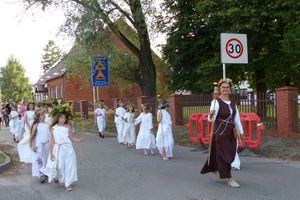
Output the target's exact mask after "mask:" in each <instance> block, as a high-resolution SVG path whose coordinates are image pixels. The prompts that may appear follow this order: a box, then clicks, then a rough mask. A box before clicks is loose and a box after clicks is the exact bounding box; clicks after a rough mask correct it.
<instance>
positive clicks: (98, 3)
mask: <svg viewBox="0 0 300 200" xmlns="http://www.w3.org/2000/svg"><path fill="white" fill-rule="evenodd" d="M151 1H152V0H143V1H142V2H141V1H140V0H126V1H125V0H123V1H114V0H85V1H81V0H68V1H61V0H46V1H45V0H25V2H27V3H28V5H29V6H31V5H33V4H38V5H42V8H43V9H44V10H45V9H46V8H47V7H48V6H50V5H53V4H56V5H60V6H61V5H62V7H64V8H65V12H66V16H68V20H67V21H66V24H65V27H64V30H65V31H68V32H70V33H72V34H74V35H76V36H77V37H78V39H79V40H84V41H86V43H91V41H92V40H93V39H94V38H95V37H98V35H99V34H101V30H103V27H108V28H109V29H110V30H111V31H112V32H113V33H114V34H115V35H116V36H117V37H118V38H119V39H120V40H121V42H122V43H123V44H124V45H125V46H126V47H127V48H128V49H129V50H130V51H131V52H132V53H133V54H134V55H135V56H136V57H137V59H138V67H139V70H140V72H141V86H142V87H141V88H142V94H143V95H145V96H155V95H156V70H155V65H154V63H153V59H152V52H151V47H150V40H149V33H148V28H147V24H146V15H145V13H149V12H151V11H152V10H151V9H150V8H151V3H152V2H151ZM142 3H143V4H142ZM120 17H125V18H126V20H127V22H129V23H130V24H131V26H132V27H133V28H134V29H135V31H136V32H137V36H138V44H137V45H136V44H134V43H133V42H132V41H131V40H130V38H129V37H126V34H124V33H123V32H122V31H121V30H120V27H119V26H118V25H117V23H115V22H116V21H117V19H119V18H120ZM74 26H75V27H76V28H75V29H74V28H72V27H74ZM78 27H79V28H78Z"/></svg>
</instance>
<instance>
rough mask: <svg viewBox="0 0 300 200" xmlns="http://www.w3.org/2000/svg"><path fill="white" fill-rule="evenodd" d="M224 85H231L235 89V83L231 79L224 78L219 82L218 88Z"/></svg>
mask: <svg viewBox="0 0 300 200" xmlns="http://www.w3.org/2000/svg"><path fill="white" fill-rule="evenodd" d="M223 83H228V84H229V85H230V87H233V82H232V80H231V79H230V78H224V79H221V80H219V82H218V86H219V87H220V86H221V85H222V84H223Z"/></svg>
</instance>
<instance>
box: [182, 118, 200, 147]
mask: <svg viewBox="0 0 300 200" xmlns="http://www.w3.org/2000/svg"><path fill="white" fill-rule="evenodd" d="M202 115H203V114H202V113H198V114H192V115H191V116H190V118H189V122H188V123H187V124H186V127H187V128H189V129H190V130H189V135H190V140H191V142H192V143H195V144H199V143H200V142H201V135H200V129H199V124H198V120H199V118H201V116H202ZM193 123H194V124H195V125H196V126H195V130H196V131H195V136H194V132H193V127H194V126H193Z"/></svg>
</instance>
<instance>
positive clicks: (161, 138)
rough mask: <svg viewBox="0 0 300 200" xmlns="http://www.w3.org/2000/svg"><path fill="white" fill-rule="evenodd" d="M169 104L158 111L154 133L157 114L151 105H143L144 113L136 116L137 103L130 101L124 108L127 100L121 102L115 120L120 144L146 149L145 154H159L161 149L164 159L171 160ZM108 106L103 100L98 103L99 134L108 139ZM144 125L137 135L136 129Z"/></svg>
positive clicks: (171, 143) (171, 139)
mask: <svg viewBox="0 0 300 200" xmlns="http://www.w3.org/2000/svg"><path fill="white" fill-rule="evenodd" d="M168 107H169V104H168V102H167V101H163V102H162V103H161V104H160V105H159V110H158V111H157V123H158V131H157V134H156V137H155V136H154V126H153V116H152V113H151V112H150V107H149V105H147V104H144V105H141V108H142V112H141V113H140V115H139V116H138V117H136V118H135V106H134V105H133V104H128V105H127V107H126V109H125V108H124V101H123V100H119V101H118V108H117V109H116V110H115V119H114V122H115V124H116V129H117V140H118V143H119V144H124V145H125V146H126V147H127V148H134V147H135V148H136V149H142V150H144V154H145V155H148V154H152V155H154V154H155V149H156V148H157V149H158V150H159V152H160V154H161V156H162V158H163V160H168V159H170V158H172V157H173V146H174V140H173V135H172V121H171V116H170V114H169V112H168V111H167V110H168ZM106 110H107V108H106V106H105V105H104V103H103V102H98V103H97V109H96V110H95V116H96V118H97V125H98V130H99V136H100V137H102V138H104V129H105V126H106V125H105V124H106V123H105V122H106V121H105V120H106V113H107V111H106ZM138 124H140V129H139V133H138V136H137V138H136V132H135V128H136V126H137V125H138Z"/></svg>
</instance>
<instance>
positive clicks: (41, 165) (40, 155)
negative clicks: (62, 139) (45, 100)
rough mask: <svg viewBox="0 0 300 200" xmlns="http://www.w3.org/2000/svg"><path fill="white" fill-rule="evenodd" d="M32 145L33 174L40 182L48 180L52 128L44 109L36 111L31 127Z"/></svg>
mask: <svg viewBox="0 0 300 200" xmlns="http://www.w3.org/2000/svg"><path fill="white" fill-rule="evenodd" d="M30 146H31V149H32V151H33V154H32V176H37V177H39V178H40V183H44V182H45V181H46V180H47V176H46V175H45V173H44V170H45V167H46V164H47V160H48V157H49V150H50V130H49V126H48V124H47V123H46V122H45V112H44V110H43V109H38V110H36V111H35V118H34V122H33V124H32V127H31V135H30Z"/></svg>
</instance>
